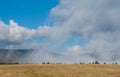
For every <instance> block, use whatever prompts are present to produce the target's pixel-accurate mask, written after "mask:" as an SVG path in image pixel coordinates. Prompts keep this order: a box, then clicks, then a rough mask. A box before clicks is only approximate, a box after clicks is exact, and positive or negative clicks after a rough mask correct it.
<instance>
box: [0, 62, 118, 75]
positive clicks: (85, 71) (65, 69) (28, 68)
mask: <svg viewBox="0 0 120 77" xmlns="http://www.w3.org/2000/svg"><path fill="white" fill-rule="evenodd" d="M0 77H120V65H99V64H98V65H97V64H96V65H95V64H94V65H92V64H91V65H89V64H81V65H80V64H71V65H67V64H49V65H47V64H45V65H0Z"/></svg>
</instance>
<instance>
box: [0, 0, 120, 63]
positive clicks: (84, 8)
mask: <svg viewBox="0 0 120 77" xmlns="http://www.w3.org/2000/svg"><path fill="white" fill-rule="evenodd" d="M119 20H120V1H119V0H36V1H35V0H29V1H24V0H12V1H8V0H0V48H1V49H34V51H33V52H31V53H29V55H27V56H25V59H23V60H20V61H21V62H30V63H40V62H45V61H46V62H47V61H50V62H62V63H77V62H92V61H96V60H97V61H100V62H120V51H119V47H120V21H119Z"/></svg>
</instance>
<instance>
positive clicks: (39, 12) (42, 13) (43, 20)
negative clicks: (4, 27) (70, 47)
mask: <svg viewBox="0 0 120 77" xmlns="http://www.w3.org/2000/svg"><path fill="white" fill-rule="evenodd" d="M57 3H58V0H0V19H1V20H3V21H4V22H6V23H8V21H9V20H11V19H12V20H14V21H16V22H17V23H19V24H20V25H21V26H25V27H28V28H37V27H38V26H40V25H44V24H47V18H48V17H49V12H50V10H51V8H53V7H55V6H56V5H57ZM31 22H32V23H31Z"/></svg>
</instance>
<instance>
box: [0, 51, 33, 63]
mask: <svg viewBox="0 0 120 77" xmlns="http://www.w3.org/2000/svg"><path fill="white" fill-rule="evenodd" d="M32 51H33V50H32V49H0V63H14V62H19V61H20V60H22V59H24V58H25V56H27V55H28V54H29V53H30V52H32Z"/></svg>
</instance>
